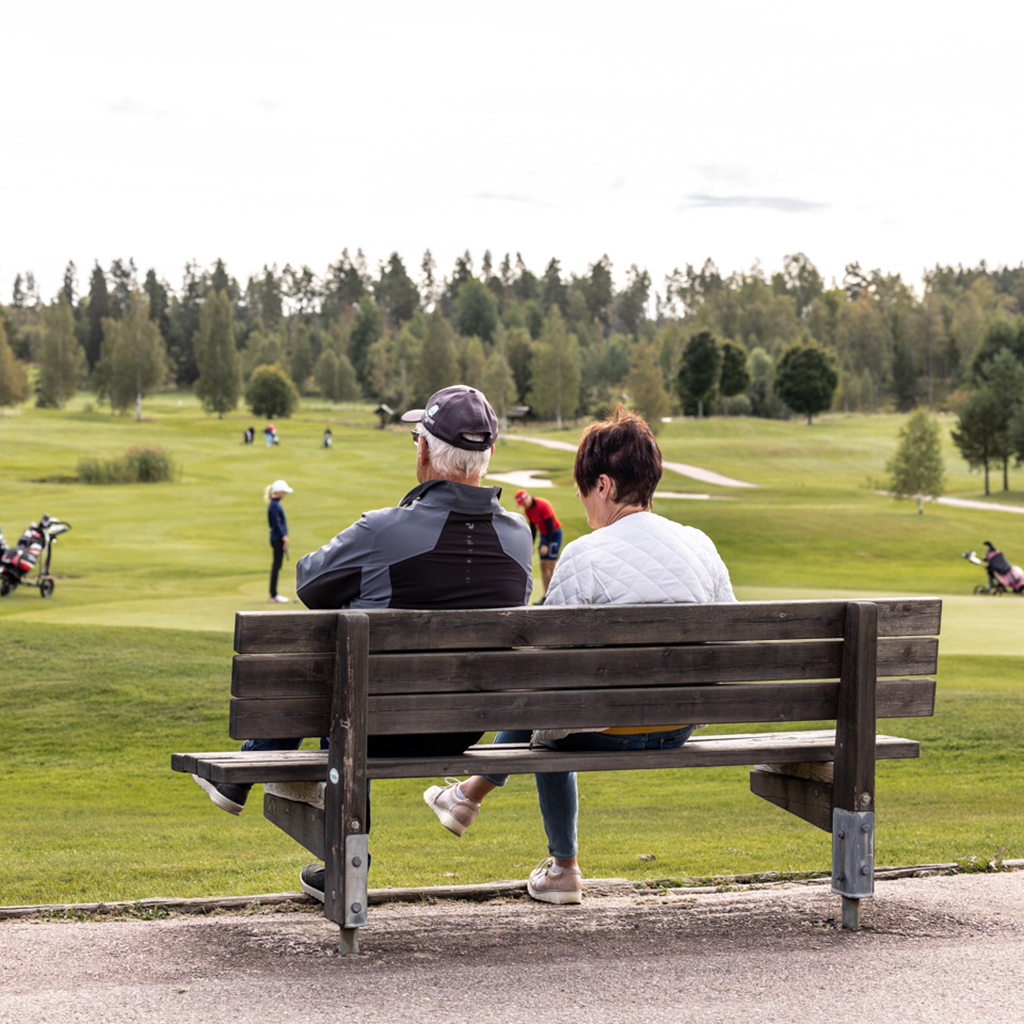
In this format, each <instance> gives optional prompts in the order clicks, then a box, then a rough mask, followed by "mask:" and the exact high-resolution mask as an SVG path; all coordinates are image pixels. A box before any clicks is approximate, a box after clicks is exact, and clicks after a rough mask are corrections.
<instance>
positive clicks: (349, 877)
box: [343, 832, 370, 928]
mask: <svg viewBox="0 0 1024 1024" xmlns="http://www.w3.org/2000/svg"><path fill="white" fill-rule="evenodd" d="M369 843H370V837H369V836H368V835H367V834H366V833H365V832H363V833H361V834H359V835H355V836H345V923H344V925H343V927H344V928H363V927H365V926H366V901H367V899H368V896H367V870H368V866H367V860H368V858H369V852H370V851H369Z"/></svg>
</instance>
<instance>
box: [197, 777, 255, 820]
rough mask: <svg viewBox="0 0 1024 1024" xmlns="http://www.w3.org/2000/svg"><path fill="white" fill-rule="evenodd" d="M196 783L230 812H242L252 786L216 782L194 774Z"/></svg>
mask: <svg viewBox="0 0 1024 1024" xmlns="http://www.w3.org/2000/svg"><path fill="white" fill-rule="evenodd" d="M192 778H193V779H194V780H195V783H196V785H197V786H198V787H199V788H200V789H201V790H203V792H205V793H207V794H208V795H209V797H210V799H211V800H212V801H213V802H214V803H215V804H216V805H217V806H218V807H219V808H220V809H221V810H222V811H227V812H228V814H241V813H242V808H243V807H244V806H245V801H246V800H247V799H248V797H249V790H250V789H251V788H252V787H251V786H236V785H234V784H233V783H230V782H221V783H219V784H218V783H214V782H210V780H209V779H201V778H199V776H198V775H193V776H192Z"/></svg>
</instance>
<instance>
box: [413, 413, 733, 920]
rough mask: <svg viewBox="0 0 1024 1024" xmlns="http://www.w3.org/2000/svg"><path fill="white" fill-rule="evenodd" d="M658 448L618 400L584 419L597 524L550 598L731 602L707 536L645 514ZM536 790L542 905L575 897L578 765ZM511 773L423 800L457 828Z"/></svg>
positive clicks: (533, 878)
mask: <svg viewBox="0 0 1024 1024" xmlns="http://www.w3.org/2000/svg"><path fill="white" fill-rule="evenodd" d="M661 471H662V470H661V450H660V449H659V448H658V443H657V441H655V439H654V435H653V434H652V433H651V429H650V427H648V425H647V424H646V423H645V422H644V421H643V420H642V419H641V418H640V417H639V416H637V415H635V414H634V413H631V412H625V411H623V409H622V406H619V407H618V408H617V409H616V410H615V412H614V413H613V414H612V415H611V416H610V417H609V418H608V419H606V420H605V421H604V422H603V423H593V424H591V425H590V426H589V427H588V428H587V429H586V430H585V431H584V433H583V437H582V439H581V441H580V445H579V448H578V449H577V452H576V467H575V470H574V474H573V475H574V477H575V479H576V493H577V495H578V497H579V499H580V501H581V502H582V504H583V508H584V510H585V512H586V514H587V525H588V526H590V527H591V529H592V530H593V531H594V532H593V533H591V534H588V535H587V536H585V537H580V538H579V539H578V540H575V541H573V542H572V543H571V544H568V545H567V546H566V547H565V548H564V550H563V552H562V557H561V560H560V561H559V563H558V566H557V568H556V569H555V574H554V576H553V578H552V580H551V588H550V589H549V590H548V596H547V601H546V604H547V605H570V604H571V605H582V604H676V603H679V604H699V603H704V602H710V601H735V600H736V598H735V597H734V596H733V592H732V585H731V584H730V582H729V570H728V569H727V568H726V567H725V563H724V562H723V561H722V559H721V558H720V557H719V554H718V552H717V550H716V549H715V545H714V544H713V543H712V542H711V539H710V538H709V537H708V536H707V535H706V534H704V533H702V532H701V531H700V530H698V529H696V528H694V527H692V526H682V525H680V524H679V523H676V522H673V521H672V520H671V519H665V518H664V517H663V516H659V515H655V514H654V513H653V512H652V511H651V500H652V498H653V497H654V490H655V488H656V487H657V486H658V482H659V481H660V480H661ZM692 731H693V726H692V725H682V724H681V725H677V726H674V727H667V728H664V729H658V730H656V731H648V730H646V729H643V728H633V727H630V726H626V727H618V726H612V727H610V728H605V729H593V730H589V729H588V730H586V731H583V732H568V730H550V729H548V730H538V731H537V732H535V733H533V741H534V743H535V744H537V743H539V744H541V745H543V746H545V747H548V748H550V749H552V750H567V751H568V750H650V749H658V748H671V747H681V746H682V745H683V744H684V743H685V742H686V741H687V740H688V739H689V738H690V733H691V732H692ZM529 738H530V733H528V732H502V733H499V734H498V737H497V740H496V742H498V743H522V742H525V741H526V740H528V739H529ZM536 780H537V794H538V797H539V801H540V809H541V815H542V816H543V818H544V829H545V831H546V832H547V836H548V853H549V854H550V856H549V857H548V859H547V860H545V861H543V862H542V863H541V865H540V866H539V867H538V868H537V869H536V870H535V871H534V872H533V873H532V874H531V875H530V878H529V880H528V881H527V891H528V892H529V894H530V895H531V896H532V897H533V898H534V899H537V900H541V901H543V902H545V903H579V902H580V900H581V899H582V895H583V892H582V889H583V878H582V875H581V873H580V869H579V866H578V864H577V862H576V853H577V842H576V820H577V812H578V797H577V790H576V773H575V772H551V773H547V774H543V775H537V776H536ZM507 781H508V776H502V775H475V776H473V777H472V778H470V779H467V780H466V781H465V782H462V783H452V784H451V785H449V786H447V787H441V786H431V787H430V788H429V789H428V790H427V791H426V792H425V793H424V794H423V798H424V800H425V801H426V802H427V804H428V805H429V806H430V808H431V810H433V812H434V813H435V814H436V815H437V817H438V818H439V819H440V820H441V823H442V824H443V825H444V826H445V827H446V828H448V829H449V831H451V832H454V833H455V834H456V835H462V833H463V832H465V831H466V829H467V828H468V827H469V826H470V825H471V824H472V823H473V821H474V820H475V819H476V816H477V814H478V813H479V811H480V801H481V800H483V798H484V797H485V796H486V795H487V794H488V793H489V792H491V790H492V789H494V787H495V786H504V785H505V783H506V782H507Z"/></svg>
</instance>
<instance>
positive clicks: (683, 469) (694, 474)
mask: <svg viewBox="0 0 1024 1024" xmlns="http://www.w3.org/2000/svg"><path fill="white" fill-rule="evenodd" d="M509 440H510V441H529V442H530V444H539V445H540V446H541V447H542V448H553V449H555V450H556V451H560V452H575V451H576V448H577V445H574V444H572V443H571V442H570V441H555V440H552V439H551V438H547V437H522V436H520V435H518V434H510V435H509ZM662 465H663V466H664V467H665V469H671V470H672V471H673V472H674V473H679V474H680V475H681V476H688V477H690V479H691V480H699V481H700V482H701V483H704V484H715V485H717V486H718V487H757V486H759V485H758V484H749V483H747V482H746V481H744V480H734V479H733V478H732V477H731V476H723V475H722V474H721V473H716V472H715V471H714V470H712V469H703V468H702V467H700V466H690V465H688V464H687V463H685V462H664V461H663V462H662Z"/></svg>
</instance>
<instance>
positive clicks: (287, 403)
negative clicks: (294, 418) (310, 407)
mask: <svg viewBox="0 0 1024 1024" xmlns="http://www.w3.org/2000/svg"><path fill="white" fill-rule="evenodd" d="M245 402H246V404H247V405H248V406H249V408H250V409H251V410H252V414H253V415H254V416H265V417H266V418H267V419H278V418H279V417H282V416H283V417H285V418H287V417H288V416H291V414H292V413H293V412H294V411H295V406H296V405H298V403H299V392H298V391H297V390H296V388H295V385H294V384H293V383H292V381H291V378H290V377H289V376H288V375H287V374H286V373H285V372H284V370H282V369H281V367H280V366H277V365H274V366H257V367H256V369H255V370H253V372H252V376H251V377H250V378H249V383H248V384H246V386H245Z"/></svg>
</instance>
